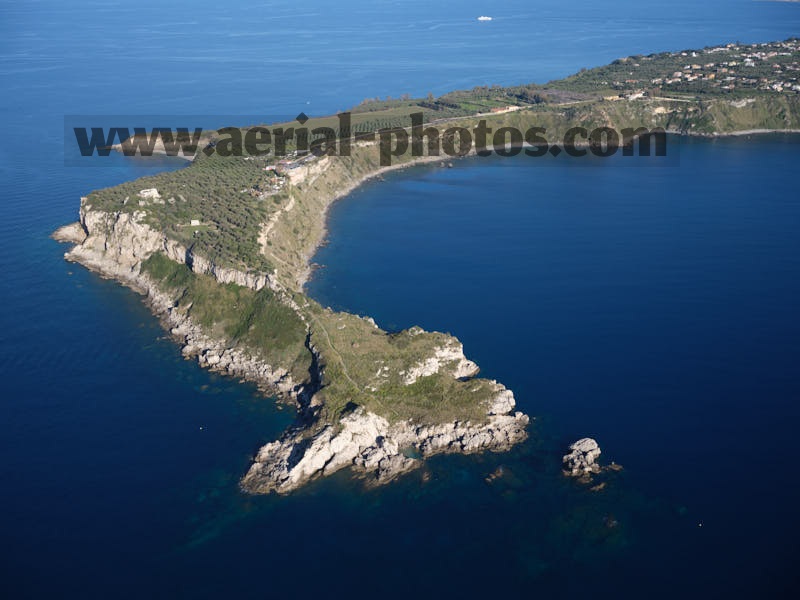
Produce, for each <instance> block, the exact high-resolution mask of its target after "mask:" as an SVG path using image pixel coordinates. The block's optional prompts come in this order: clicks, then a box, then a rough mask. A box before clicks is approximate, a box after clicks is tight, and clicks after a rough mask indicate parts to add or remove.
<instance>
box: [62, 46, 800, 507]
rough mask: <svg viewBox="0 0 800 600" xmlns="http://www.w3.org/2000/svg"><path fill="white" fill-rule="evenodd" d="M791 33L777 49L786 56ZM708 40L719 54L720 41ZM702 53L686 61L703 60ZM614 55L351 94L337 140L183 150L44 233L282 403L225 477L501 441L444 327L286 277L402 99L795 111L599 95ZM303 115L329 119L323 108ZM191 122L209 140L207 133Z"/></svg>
mask: <svg viewBox="0 0 800 600" xmlns="http://www.w3.org/2000/svg"><path fill="white" fill-rule="evenodd" d="M787 43H789V42H781V43H778V44H787ZM792 44H794V45H796V44H795V42H792ZM790 46H791V51H787V53H785V54H786V56H788V58H786V57H784V58H782V59H781V60H782V61H783V62H782V63H781V64H796V63H797V50H796V48H795V47H794V46H792V45H791V44H790ZM778 47H779V48H784V47H783V46H780V45H779V46H778ZM785 49H786V48H784V50H785ZM745 51H746V52H750V49H744V50H743V49H742V48H738V47H737V48H734V49H730V48H728V49H727V50H726V52H727V53H728V54H732V53H735V52H739V53H741V52H745ZM771 51H772V50H770V52H771ZM776 52H777V51H776ZM709 53H710V54H714V55H715V57H716V58H715V60H716V61H717V62H720V61H719V57H720V56H721V53H720V52H718V51H714V52H713V53H712V52H711V51H709ZM696 56H697V53H695V57H696ZM770 58H774V57H770ZM689 60H691V59H689ZM625 61H626V62H624V63H622V66H621V67H620V69H622V70H626V71H627V72H630V70H631V69H634V68H642V69H643V70H644V71H645V72H646V77H648V78H649V81H655V80H656V79H658V78H657V77H650V76H651V75H653V73H662V74H665V73H666V72H667V71H669V70H670V69H674V68H675V64H677V63H679V62H681V61H683V62H687V61H686V60H685V59H684V56H681V55H680V53H665V54H664V55H653V57H650V58H648V57H634V58H631V59H625ZM631 61H636V62H631ZM697 62H698V63H699V62H701V61H700V60H698V61H697ZM727 62H729V63H730V62H735V61H734V60H733V59H730V60H728V61H727ZM634 64H635V65H636V67H634V66H633V65H634ZM709 64H712V63H711V62H709V61H706V62H705V63H704V65H705V66H704V67H703V68H705V69H706V70H708V71H709V73H710V72H711V69H712V67H710V66H708V65H709ZM714 64H716V63H714ZM641 65H645V67H646V68H643V67H642V66H641ZM712 66H713V65H712ZM612 67H613V68H612ZM615 68H616V67H614V66H613V65H611V66H609V67H603V68H600V69H595V70H590V71H586V72H582V73H581V74H578V75H576V76H574V77H572V78H567V79H565V80H562V81H560V82H551V83H550V84H547V86H536V85H533V84H532V85H528V86H517V87H512V88H499V87H491V88H489V87H485V88H475V89H474V90H469V91H464V92H453V93H451V94H448V95H445V96H443V97H441V98H439V99H432V98H427V99H417V100H414V99H405V100H399V101H392V102H388V101H387V103H385V104H386V105H385V106H373V105H372V104H371V103H367V104H366V105H362V106H360V107H356V108H355V109H354V110H353V127H354V133H355V143H353V145H352V148H351V152H349V153H348V154H347V155H337V156H328V155H322V156H317V155H315V154H307V153H303V152H302V151H301V149H300V148H298V147H297V146H296V145H295V146H292V145H290V146H289V147H288V151H287V154H286V155H284V156H274V155H272V154H267V155H259V156H221V155H220V153H210V154H204V153H203V152H199V153H198V154H197V156H196V157H195V159H194V160H193V161H192V162H191V164H189V165H188V166H187V167H185V168H182V169H179V170H177V171H173V172H168V173H161V174H158V175H155V176H151V177H145V178H142V179H140V180H136V181H133V182H128V183H124V184H121V185H119V186H116V187H113V188H108V189H104V190H98V191H95V192H92V193H90V194H88V195H87V196H86V197H84V198H81V204H80V210H79V220H78V222H76V223H73V224H70V225H67V226H64V227H62V228H60V229H59V230H58V231H56V232H55V234H54V237H55V238H56V239H58V240H59V241H62V242H68V243H71V244H73V247H72V248H71V249H70V250H69V251H68V252H67V253H66V254H65V257H66V259H67V260H70V261H74V262H77V263H80V264H82V265H84V266H86V267H87V268H89V269H91V270H93V271H95V272H97V273H99V274H101V275H102V276H104V277H108V278H112V279H115V280H116V281H118V282H120V283H122V284H123V285H126V286H128V287H130V288H132V289H134V290H136V291H137V292H139V293H141V294H143V295H144V296H145V297H146V299H147V302H148V304H149V306H150V307H151V309H152V311H153V312H154V314H156V315H157V316H158V317H159V318H160V319H161V321H162V323H163V324H164V327H165V328H166V329H167V330H168V331H169V332H170V333H171V335H172V336H174V338H175V340H176V341H177V342H178V343H179V344H181V346H182V352H183V354H184V355H185V356H186V357H187V358H191V359H194V360H197V361H198V363H199V364H200V365H201V366H203V367H205V368H208V369H211V370H213V371H215V372H219V373H223V374H226V375H230V376H232V377H237V378H239V379H242V380H247V381H252V382H255V383H257V384H258V385H259V387H260V388H261V389H262V390H263V391H264V393H265V394H268V395H271V396H275V397H277V398H278V400H279V401H284V402H290V403H292V404H293V405H294V406H295V407H296V409H297V421H296V423H295V425H294V426H292V427H291V428H290V429H289V430H287V431H286V432H285V433H284V434H283V435H282V436H281V438H280V439H278V440H276V441H273V442H270V443H268V444H266V445H264V446H263V447H262V448H261V449H260V450H258V452H257V453H256V454H255V456H254V458H253V462H252V465H251V467H250V468H249V470H248V471H247V473H246V474H245V475H244V477H243V478H242V480H241V487H242V489H243V490H245V491H247V492H250V493H268V492H273V491H274V492H278V493H286V492H290V491H292V490H294V489H297V488H298V487H300V486H302V485H304V484H305V483H306V482H308V481H310V480H312V479H314V478H316V477H320V476H325V475H329V474H331V473H334V472H336V471H339V470H341V469H345V468H349V469H352V470H353V471H354V472H356V473H358V474H360V475H362V476H363V477H364V478H366V479H367V480H368V481H369V482H371V483H374V484H380V483H385V482H388V481H391V480H392V479H393V478H394V477H396V476H398V475H400V474H402V473H405V472H407V471H409V470H411V469H414V468H415V467H417V466H419V465H420V464H421V462H422V461H423V460H424V459H425V458H426V457H429V456H432V455H434V454H438V453H446V452H459V453H474V452H481V451H486V450H490V451H503V450H507V449H509V448H511V447H512V446H513V445H515V444H517V443H519V442H521V441H522V440H524V439H525V438H526V436H527V433H526V426H527V425H528V422H529V417H528V416H527V415H525V414H523V413H522V412H519V411H517V410H516V403H515V399H514V395H513V393H512V391H511V390H508V389H507V388H505V387H504V386H503V385H502V384H501V383H499V382H497V381H494V380H489V379H484V378H480V377H478V376H477V374H478V366H477V365H476V364H475V363H473V362H472V361H470V360H469V359H467V357H466V356H465V355H464V351H463V347H462V345H461V343H460V342H459V341H458V339H456V338H455V337H453V336H451V335H449V334H445V333H438V332H427V331H423V330H422V329H420V328H419V327H412V328H410V329H407V330H404V331H399V332H387V331H384V330H382V329H380V328H379V327H378V326H377V325H376V324H375V323H374V321H372V319H370V318H368V317H361V316H357V315H353V314H349V313H346V312H337V311H333V310H331V309H329V308H326V307H323V306H321V305H319V304H318V303H317V302H315V301H314V300H313V299H312V298H309V297H308V296H307V295H306V294H305V293H304V289H303V285H304V282H305V281H306V279H307V277H308V274H309V272H310V264H309V263H310V260H311V257H312V256H313V254H314V251H315V249H316V248H317V246H318V245H319V244H320V243H321V242H322V241H323V239H324V236H325V218H326V214H327V211H328V208H329V207H330V205H331V204H332V203H333V202H334V201H336V200H337V199H338V198H340V197H342V196H343V195H346V194H347V193H349V192H350V191H351V190H353V189H354V188H355V187H357V186H358V185H360V184H361V183H363V182H364V181H366V180H367V179H369V178H371V177H376V176H378V175H380V174H381V173H383V172H384V171H385V170H387V167H386V166H382V164H381V163H382V158H383V157H382V156H381V148H380V147H379V144H378V143H376V142H375V141H370V140H369V139H368V137H369V136H367V135H365V134H369V133H370V132H372V133H374V132H375V131H376V130H378V129H381V128H385V127H386V126H387V125H388V126H393V125H396V126H404V123H405V122H406V120H407V117H408V116H409V114H411V113H414V112H419V111H422V114H424V115H425V118H426V125H428V126H430V127H434V128H437V129H438V130H440V133H441V137H442V139H443V140H445V137H446V131H445V129H446V128H450V127H454V126H463V127H472V126H474V125H475V122H476V120H477V119H478V118H480V119H482V120H484V121H485V122H486V123H487V124H488V126H490V127H492V128H494V129H495V130H496V129H500V128H503V127H516V128H518V129H520V130H525V129H526V128H527V127H529V126H531V125H537V126H544V127H546V128H547V129H548V133H549V135H550V136H552V139H557V138H560V137H562V136H563V135H564V133H565V132H566V131H568V130H569V129H570V128H571V127H574V126H576V125H578V126H581V127H614V128H618V129H620V128H625V127H631V128H634V129H635V128H639V127H647V128H653V127H660V128H663V129H664V130H666V131H671V132H675V133H692V134H719V133H732V132H736V131H745V130H761V129H769V130H792V129H800V102H798V98H797V94H794V93H787V92H786V90H787V89H788V90H790V91H791V89H792V88H791V87H790V86H789V87H788V88H787V87H786V86H782V87H781V89H780V91H778V90H775V89H770V88H767V89H761V88H760V87H755V88H754V89H753V90H751V91H745V92H744V93H745V94H751V96H752V98H751V97H750V96H748V97H747V98H746V99H745V100H746V101H743V100H742V99H741V98H739V97H738V96H736V97H735V98H732V97H731V98H729V97H728V96H727V95H725V94H727V91H726V92H725V94H723V91H722V90H720V89H719V88H718V87H715V86H714V84H713V83H708V85H709V87H708V89H704V92H703V93H705V94H707V95H706V96H704V97H703V98H702V99H698V98H697V97H695V98H687V97H686V96H685V93H686V92H685V90H684V88H680V90H681V91H682V93H683V94H684V95H683V96H680V97H678V96H677V92H670V96H669V97H666V96H665V95H659V94H655V93H649V94H640V93H639V91H636V90H634V91H633V92H632V93H629V94H627V95H626V90H627V88H625V86H628V87H631V86H634V85H638V84H635V83H625V84H624V85H623V84H620V85H621V86H622V88H624V89H622V91H621V92H620V93H617V94H616V95H608V93H607V92H608V89H609V88H611V89H613V88H614V84H615V83H619V82H615V81H614V80H613V77H615V75H614V73H615V72H616V71H615ZM722 68H727V67H722ZM617 70H619V69H617ZM691 71H692V69H690V72H691ZM788 71H789V69H788V68H787V71H786V72H788ZM770 72H771V73H773V76H774V72H775V68H774V67H771V71H770ZM610 78H611V79H612V80H611V81H608V79H610ZM673 79H674V77H673ZM698 79H699V78H698V77H695V79H692V80H690V81H689V82H687V85H689V84H690V83H691V82H694V81H696V80H698ZM631 81H638V79H637V80H634V79H632V78H631V77H628V79H627V82H631ZM643 81H644V79H643ZM662 81H663V78H662ZM680 81H681V82H684V81H685V80H684V79H681V80H680ZM713 81H714V79H713V78H710V79H707V82H713ZM651 85H655V84H651ZM664 85H667V84H664ZM669 85H673V87H676V85H674V84H669ZM680 85H683V83H680ZM670 89H672V88H670ZM709 90H710V91H709ZM609 98H610V99H609ZM303 123H305V120H303ZM295 125H296V124H295ZM306 125H307V126H308V127H309V129H311V128H314V127H320V128H322V127H328V128H332V127H334V126H335V125H336V118H335V117H319V118H315V119H311V120H310V121H309V122H308V123H306ZM287 127H288V125H287ZM247 131H248V130H247V128H245V129H243V130H241V135H246V134H247ZM337 133H338V134H341V133H342V132H341V131H338V132H337ZM359 134H360V137H359ZM373 138H374V135H373ZM205 139H206V141H208V144H209V145H213V144H215V143H218V141H217V138H216V137H215V136H214V135H211V136H210V137H208V138H205ZM445 158H446V157H445ZM393 160H394V164H393V165H392V167H391V168H403V167H405V166H408V165H411V164H415V163H418V162H421V161H434V160H439V157H437V156H417V155H414V154H413V153H412V152H411V150H410V149H408V150H407V151H405V152H401V151H398V152H396V153H395V154H394V155H393ZM592 441H593V440H592ZM582 442H585V443H584V444H583V445H581V446H580V447H576V448H573V449H572V450H573V452H574V453H577V454H575V456H574V457H573V459H574V460H573V459H570V461H567V463H568V465H569V469H570V471H571V472H575V473H576V474H577V472H584V471H585V470H586V469H587V468H591V466H592V465H593V464H594V462H593V461H594V458H596V456H595V455H594V454H595V451H596V454H599V449H596V448H588V446H587V448H584V446H585V445H586V444H588V442H586V441H585V440H582ZM595 446H596V444H595ZM590 458H591V460H589V459H590Z"/></svg>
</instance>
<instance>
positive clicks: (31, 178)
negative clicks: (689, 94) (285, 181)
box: [0, 0, 800, 599]
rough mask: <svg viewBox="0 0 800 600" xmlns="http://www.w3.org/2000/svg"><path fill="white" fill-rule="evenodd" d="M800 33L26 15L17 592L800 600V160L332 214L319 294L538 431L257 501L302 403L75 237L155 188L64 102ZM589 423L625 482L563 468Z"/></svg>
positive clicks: (486, 190) (345, 206)
mask: <svg viewBox="0 0 800 600" xmlns="http://www.w3.org/2000/svg"><path fill="white" fill-rule="evenodd" d="M482 14H488V15H491V16H493V17H494V20H493V21H492V22H491V23H478V22H476V20H475V19H476V17H477V16H478V15H482ZM797 34H800V5H798V4H797V3H788V2H750V1H738V0H737V1H724V0H710V1H707V2H689V1H687V0H678V1H671V2H656V1H651V2H646V1H638V2H633V1H630V0H622V1H618V2H613V3H609V2H605V3H598V2H592V1H588V0H575V1H564V2H558V3H544V2H537V1H531V0H527V1H519V0H509V1H506V2H503V3H502V4H498V3H495V4H492V3H488V2H476V1H472V0H469V1H466V2H441V3H431V2H421V1H418V0H408V1H403V2H366V1H355V0H344V1H342V2H337V3H323V2H305V3H294V2H252V3H236V4H234V3H228V4H226V5H222V4H220V3H219V2H214V3H212V2H207V1H205V0H195V1H193V2H154V1H144V2H135V3H134V2H121V1H116V0H109V1H104V2H73V3H63V2H54V1H47V2H34V1H31V2H25V3H11V2H7V1H5V0H3V1H2V2H0V78H1V79H0V81H2V94H0V119H2V125H3V133H4V136H3V143H2V144H0V240H2V252H0V273H2V279H1V282H0V290H2V296H0V299H1V300H2V305H3V306H2V308H3V309H2V311H0V332H2V344H0V370H1V372H0V375H1V376H2V377H0V381H2V395H1V396H0V597H3V598H9V599H17V598H37V599H38V598H104V599H105V598H189V597H191V598H268V599H271V598H299V597H319V596H322V595H324V596H325V597H328V598H339V597H352V598H420V597H428V596H438V597H460V598H474V597H490V595H491V597H500V598H506V597H507V598H521V597H536V598H574V597H578V596H579V595H581V594H591V595H592V597H594V598H634V597H635V598H675V597H685V598H717V597H719V598H721V597H725V598H740V597H741V598H779V597H794V595H795V594H796V589H797V587H798V584H800V582H799V581H798V574H797V573H798V572H797V568H796V567H797V563H798V559H800V542H798V540H800V518H798V516H797V506H798V503H799V502H800V481H798V479H797V476H796V475H797V468H796V456H797V450H796V448H797V441H796V439H795V438H796V435H797V434H796V432H797V425H798V421H799V419H798V417H800V378H798V368H797V365H798V340H800V319H798V316H797V308H798V306H800V236H799V235H798V231H800V195H799V194H798V188H797V177H796V175H795V173H796V165H797V160H798V157H800V151H798V150H799V149H800V146H799V145H798V144H799V143H800V141H799V140H798V138H797V137H791V136H779V135H771V136H764V137H757V138H740V139H720V140H716V141H708V140H682V141H680V143H679V161H677V162H674V163H673V164H671V165H669V166H665V167H642V168H636V167H630V166H627V165H626V164H625V163H624V162H623V159H621V158H613V159H606V160H579V161H572V162H569V161H560V160H535V159H528V158H525V157H519V158H516V159H501V158H491V159H478V158H471V159H464V160H459V161H455V162H454V164H453V167H452V168H443V167H439V166H424V167H417V168H413V169H410V170H407V171H405V172H402V173H400V172H397V173H392V174H390V175H388V176H387V177H386V180H385V181H373V182H370V183H368V184H366V185H365V186H363V187H362V188H360V189H358V190H357V191H356V192H354V193H353V194H352V195H351V196H349V197H348V198H346V199H344V200H342V201H340V202H338V203H337V204H336V205H334V207H333V209H332V212H331V215H330V222H329V229H330V235H329V243H328V245H327V246H325V247H323V248H322V249H321V250H320V252H319V253H318V255H317V256H316V257H315V261H316V262H317V263H319V264H320V265H322V268H320V269H318V270H317V271H316V272H315V277H314V279H313V280H312V281H311V282H310V284H309V286H308V289H309V292H310V293H311V294H312V295H313V296H314V297H315V298H317V299H318V300H319V301H320V302H322V303H324V304H327V305H331V306H334V307H336V308H339V309H345V310H349V311H353V312H357V313H361V314H369V315H372V316H374V317H375V319H376V320H377V321H378V323H379V324H380V325H382V326H383V327H385V328H387V329H399V328H403V327H408V326H411V325H415V324H418V325H421V326H423V327H425V328H427V329H435V330H440V331H449V332H451V333H453V334H454V335H457V336H458V337H459V338H460V339H461V340H462V341H463V342H464V345H465V349H466V352H467V355H468V356H469V357H470V358H472V359H474V360H476V361H477V362H478V363H479V364H480V365H481V367H482V370H483V374H484V375H485V376H488V377H492V378H496V379H498V380H500V381H502V382H503V383H505V384H506V385H508V386H509V387H510V388H512V389H513V390H514V392H515V395H516V398H517V402H518V404H519V406H520V408H521V409H523V410H524V411H526V412H527V413H529V414H531V415H534V416H536V420H535V422H534V423H533V425H532V426H531V439H530V441H529V442H528V443H526V444H524V445H523V446H522V447H520V448H518V449H516V450H514V451H512V452H510V453H507V454H500V455H495V454H487V455H482V456H477V457H457V456H451V457H438V458H435V459H433V460H431V461H430V463H429V465H428V466H427V472H428V473H429V475H430V479H429V481H427V482H425V481H423V477H422V473H421V472H420V473H413V474H411V475H409V476H407V477H405V478H403V479H401V480H400V481H398V482H396V483H394V484H392V485H391V486H388V487H384V488H382V489H378V490H365V489H364V488H363V486H362V484H361V483H359V482H358V481H354V480H352V479H351V478H350V477H349V476H348V475H347V474H346V473H340V474H338V475H336V476H334V477H332V478H329V479H326V480H323V481H319V482H316V483H314V484H312V485H310V486H308V487H307V488H305V489H303V490H301V491H300V492H298V493H296V494H293V495H291V496H289V497H282V498H279V497H250V496H245V495H242V494H241V493H240V492H239V491H238V488H237V481H238V478H239V477H240V476H241V475H242V474H243V473H244V471H245V469H246V468H247V466H248V464H249V460H250V458H251V456H252V454H253V453H254V451H255V450H256V449H257V448H258V447H259V446H260V445H261V444H262V443H264V442H266V441H269V440H271V439H274V438H275V437H276V436H277V435H279V434H280V432H281V431H282V430H283V429H284V428H285V427H286V426H287V425H288V424H289V423H290V422H291V421H292V418H293V415H292V414H291V411H290V410H288V409H286V408H284V409H279V408H278V407H277V406H276V405H275V403H274V402H273V401H272V400H270V399H267V398H263V397H261V396H259V394H258V393H257V392H256V390H255V388H253V387H252V386H249V385H243V384H240V383H237V382H235V381H232V380H229V379H225V378H221V377H218V376H215V375H213V374H210V373H208V372H205V371H203V370H201V369H200V368H199V367H197V366H196V364H194V363H193V362H188V361H185V360H183V359H182V358H181V356H180V353H179V349H178V347H177V346H176V345H175V344H174V343H173V342H172V341H170V340H169V339H167V337H166V336H165V334H164V332H163V331H162V329H161V328H160V326H159V324H158V323H157V322H156V320H155V319H154V318H153V317H152V316H151V315H150V313H149V311H148V310H147V308H146V307H145V306H144V304H143V303H142V301H141V299H140V297H138V296H137V295H135V294H134V293H132V292H130V291H129V290H127V289H124V288H122V287H120V286H118V285H117V284H115V283H113V282H110V281H105V280H102V279H100V278H99V277H97V276H95V275H93V274H91V273H89V272H88V271H86V270H85V269H83V268H82V267H80V266H77V265H73V264H69V263H66V262H65V261H63V259H62V255H63V252H64V251H65V247H63V246H61V245H59V244H57V243H55V242H54V241H52V240H51V239H49V237H48V236H49V234H50V233H51V232H52V230H53V229H55V228H56V227H57V226H59V225H61V224H63V223H66V222H69V221H73V220H75V218H76V215H77V208H78V203H79V197H80V196H81V195H85V194H86V193H87V192H88V191H90V190H92V189H96V188H100V187H104V186H108V185H112V184H115V183H118V182H121V181H125V180H128V179H131V178H133V177H137V176H140V175H142V174H145V172H147V171H146V170H145V169H143V168H142V167H141V166H137V165H135V164H127V163H124V161H121V160H120V161H115V163H116V164H118V165H120V166H116V167H113V168H79V167H68V166H65V164H64V156H63V138H62V136H63V123H64V116H65V115H76V114H77V115H108V114H145V115H147V114H162V115H163V114H171V115H181V114H190V115H212V116H213V115H237V114H241V115H254V114H264V115H270V114H296V113H297V112H300V111H301V110H303V111H305V112H307V113H308V114H312V115H314V114H325V113H330V112H333V111H336V110H339V109H346V108H347V107H349V106H352V105H353V104H356V103H358V102H359V101H361V100H362V99H363V98H367V97H374V96H377V95H380V96H386V95H392V96H399V95H400V94H403V93H410V94H413V95H424V94H426V93H428V92H432V93H434V94H439V93H443V92H446V91H448V90H451V89H455V88H464V87H471V86H473V85H483V84H492V83H498V84H511V83H520V82H527V81H537V82H544V81H548V80H550V79H554V78H559V77H562V76H565V75H568V74H570V73H572V72H574V71H576V70H578V69H580V68H581V67H587V66H593V65H598V64H603V63H606V62H608V61H610V60H613V59H615V58H618V57H621V56H626V55H630V54H636V53H650V52H655V51H661V50H669V49H682V48H692V47H703V46H705V45H710V44H717V43H723V42H728V41H736V40H739V41H742V42H757V41H769V40H774V39H784V38H787V37H789V36H792V35H797ZM212 118H213V117H212ZM249 121H250V119H249V118H248V119H247V121H245V122H249ZM222 124H223V123H207V124H205V125H209V126H215V125H222ZM234 124H245V123H234ZM675 143H676V147H677V145H678V142H675ZM180 166H181V163H180V162H174V161H172V162H170V161H165V162H164V163H163V164H162V165H161V167H160V168H163V169H168V168H179V167H180ZM587 435H589V436H592V437H595V438H596V439H597V440H598V441H599V443H600V445H601V447H602V448H603V456H602V459H603V461H604V462H606V463H607V462H609V461H611V460H614V461H616V462H618V463H620V464H622V465H624V467H625V469H624V470H623V471H622V472H620V473H618V474H615V475H614V476H613V477H609V478H608V487H607V488H606V489H605V490H603V491H601V492H598V493H593V492H590V491H588V490H587V489H586V487H584V486H581V485H580V484H577V483H575V482H572V481H567V480H565V479H564V478H563V477H562V476H561V474H560V470H559V466H560V465H559V461H560V455H561V454H562V453H563V451H564V448H565V446H566V445H567V444H568V443H569V442H571V441H573V440H575V439H577V438H579V437H583V436H587ZM500 465H502V466H503V467H504V469H505V473H506V475H505V476H504V477H503V478H501V479H499V480H497V481H495V482H494V483H492V484H488V483H487V482H486V481H485V477H486V476H487V474H488V473H490V472H492V471H494V470H495V469H496V468H497V467H498V466H500ZM792 590H795V592H792Z"/></svg>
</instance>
